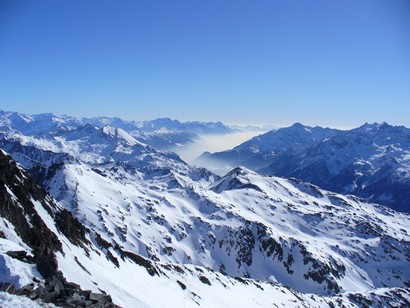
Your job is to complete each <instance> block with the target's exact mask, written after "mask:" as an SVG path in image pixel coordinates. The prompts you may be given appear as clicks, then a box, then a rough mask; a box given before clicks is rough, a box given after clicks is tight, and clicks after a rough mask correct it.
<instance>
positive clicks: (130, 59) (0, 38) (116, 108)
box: [0, 0, 410, 127]
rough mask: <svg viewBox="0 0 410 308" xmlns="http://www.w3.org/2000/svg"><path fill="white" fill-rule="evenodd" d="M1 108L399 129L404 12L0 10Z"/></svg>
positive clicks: (148, 2) (387, 5)
mask: <svg viewBox="0 0 410 308" xmlns="http://www.w3.org/2000/svg"><path fill="white" fill-rule="evenodd" d="M0 108H1V109H3V110H15V111H19V112H23V113H42V112H53V113H57V114H69V115H75V116H99V115H105V116H119V117H122V118H125V119H135V120H147V119H153V118H157V117H171V118H177V119H179V120H201V121H218V120H220V121H223V122H227V123H256V124H262V123H263V124H273V125H287V124H291V123H293V122H302V123H305V124H309V125H324V126H331V127H353V126H358V125H360V124H362V123H364V122H366V121H367V122H381V121H386V122H389V123H391V124H395V125H405V126H408V127H410V1H408V0H385V1H381V0H361V1H357V0H354V1H350V0H343V1H341V0H340V1H339V0H333V1H329V0H323V1H315V0H312V1H302V0H299V1H293V0H289V1H285V0H249V1H245V0H229V1H228V0H227V1H225V0H206V1H205V0H185V1H182V0H173V1H169V0H164V1H160V0H157V1H156V0H138V1H137V0H133V1H131V0H123V1H113V0H110V1H107V0H98V1H93V0H87V1H78V0H70V1H56V0H38V1H32V0H31V1H22V0H2V1H1V2H0Z"/></svg>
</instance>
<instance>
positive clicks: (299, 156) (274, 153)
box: [197, 123, 410, 212]
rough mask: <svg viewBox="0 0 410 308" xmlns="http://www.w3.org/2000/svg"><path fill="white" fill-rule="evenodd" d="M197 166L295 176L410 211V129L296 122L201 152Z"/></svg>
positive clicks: (343, 192)
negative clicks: (344, 127)
mask: <svg viewBox="0 0 410 308" xmlns="http://www.w3.org/2000/svg"><path fill="white" fill-rule="evenodd" d="M197 162H198V163H199V164H200V165H210V166H220V167H225V168H228V169H229V168H233V167H236V166H245V167H248V168H250V169H252V170H255V171H258V172H260V173H263V174H272V175H276V176H283V177H295V178H299V179H302V180H304V181H306V182H310V183H313V184H316V185H318V186H320V187H323V188H325V189H328V190H331V191H335V192H338V193H342V194H354V195H357V196H359V197H362V198H365V199H366V200H368V201H371V202H376V203H381V204H385V205H387V206H390V207H392V208H394V209H396V210H400V211H405V212H410V201H409V200H410V129H408V128H406V127H403V126H391V125H388V124H386V123H382V124H377V123H375V124H367V123H366V124H365V125H363V126H361V127H359V128H355V129H352V130H337V129H330V128H322V127H309V126H304V125H302V124H299V123H296V124H294V125H292V126H291V127H287V128H281V129H278V130H275V131H270V132H267V133H265V134H263V135H260V136H256V137H254V138H252V139H250V140H249V141H247V142H244V143H242V144H241V145H238V146H237V147H235V148H233V149H232V150H227V151H223V152H217V153H213V154H211V153H204V154H203V155H202V156H201V157H199V158H198V159H197Z"/></svg>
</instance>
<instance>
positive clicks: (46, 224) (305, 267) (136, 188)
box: [0, 114, 410, 307]
mask: <svg viewBox="0 0 410 308" xmlns="http://www.w3.org/2000/svg"><path fill="white" fill-rule="evenodd" d="M25 117H26V118H25ZM45 117H46V118H50V117H51V118H53V116H51V115H47V116H45ZM0 118H1V117H0ZM10 118H11V119H10ZM30 119H32V116H24V117H22V116H21V115H19V116H16V114H13V115H11V114H6V115H5V116H4V117H2V118H1V120H0V123H2V124H1V125H0V128H1V132H2V138H1V140H0V148H1V149H2V151H0V189H1V194H0V273H1V274H2V275H1V276H0V292H1V291H7V292H9V293H13V294H17V295H20V296H21V295H25V296H28V297H30V298H32V299H34V300H37V301H38V300H41V301H42V302H52V303H55V304H57V305H65V306H66V307H77V306H87V305H88V306H90V307H92V305H94V306H96V307H114V305H120V306H123V307H165V306H176V307H179V306H188V307H196V306H198V305H199V306H204V307H223V306H233V307H239V306H246V307H259V306H263V307H269V306H274V305H285V306H289V307H337V306H340V307H343V306H358V307H364V306H385V305H395V306H406V305H409V304H410V302H409V298H410V291H409V286H410V280H409V277H410V269H409V267H408V264H409V262H410V232H409V228H408V226H409V224H410V216H409V215H408V214H406V213H400V212H396V211H394V210H392V209H390V208H387V207H384V206H382V205H376V204H370V203H367V202H365V201H364V200H362V199H359V198H357V197H355V196H344V195H341V194H337V193H333V192H329V191H326V190H323V189H321V188H319V187H317V186H315V185H312V184H309V183H306V182H303V181H301V180H297V179H285V178H280V177H275V176H268V175H261V174H258V173H255V172H253V171H251V170H249V169H247V168H244V167H237V168H234V169H232V170H230V171H229V172H228V173H227V174H225V175H223V176H222V177H220V176H218V175H215V174H213V173H212V172H210V171H208V170H207V169H205V168H201V167H195V166H191V165H189V164H187V163H185V162H184V161H182V160H181V159H180V158H179V157H178V156H177V155H176V154H174V153H172V152H163V151H158V150H157V149H155V148H154V147H153V146H151V145H148V144H146V143H143V142H142V141H140V140H137V139H136V138H135V137H134V136H133V135H132V134H131V133H130V132H128V131H127V130H126V128H125V127H115V126H112V125H109V124H114V123H109V124H105V125H104V126H102V125H101V127H100V126H97V125H96V124H95V123H94V124H92V123H83V122H81V121H80V122H76V121H77V120H75V119H74V120H73V119H71V118H69V117H67V118H65V119H63V118H62V117H56V119H58V120H56V119H54V120H53V121H45V122H43V121H42V120H38V121H33V120H30ZM69 119H71V120H69ZM9 121H10V122H9ZM47 122H48V123H49V124H47ZM13 123H14V124H13ZM15 123H18V124H15ZM30 123H31V124H30ZM50 123H53V124H52V125H51V124H50ZM13 125H14V126H13ZM32 125H33V126H32ZM295 129H296V131H298V132H300V134H298V133H293V134H290V136H292V137H293V138H294V139H293V141H296V140H298V146H297V148H298V149H302V148H308V147H309V146H308V143H309V142H308V141H306V138H305V137H304V136H305V135H306V133H307V134H308V135H309V132H308V131H307V130H306V129H309V128H307V127H304V126H302V125H296V127H295ZM285 130H286V129H285ZM312 130H314V132H313V133H312V131H311V132H310V134H311V135H312V134H313V135H314V136H313V137H312V140H313V139H314V140H313V141H312V142H316V140H317V139H319V138H322V139H323V140H325V139H326V138H329V139H328V140H330V139H332V138H334V137H336V136H337V134H338V133H339V132H338V131H336V130H330V129H321V130H320V131H317V132H316V128H315V129H312ZM278 131H279V130H278ZM305 132H306V133H305ZM270 134H275V133H274V132H271V133H270ZM286 142H288V144H291V143H292V142H291V141H290V140H288V139H283V145H284V144H285V143H286ZM261 144H265V142H262V143H261ZM260 148H262V146H261V147H260ZM254 150H255V152H256V150H257V149H256V148H254ZM3 151H5V152H3ZM303 151H306V150H303ZM6 153H7V154H6ZM8 155H10V156H8ZM269 166H270V164H269V163H268V164H266V165H263V166H262V165H261V166H260V168H267V167H269ZM0 299H1V293H0ZM0 304H1V302H0Z"/></svg>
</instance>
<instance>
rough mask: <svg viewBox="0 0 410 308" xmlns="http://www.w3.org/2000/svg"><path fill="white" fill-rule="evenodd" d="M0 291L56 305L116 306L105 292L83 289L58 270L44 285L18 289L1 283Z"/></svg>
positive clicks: (30, 285)
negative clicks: (66, 278) (68, 280)
mask: <svg viewBox="0 0 410 308" xmlns="http://www.w3.org/2000/svg"><path fill="white" fill-rule="evenodd" d="M0 291H4V292H8V293H10V294H15V295H22V296H26V297H28V298H30V299H32V300H35V301H40V302H46V303H53V304H55V305H57V306H62V307H67V308H74V307H90V308H91V307H95V308H97V307H102V308H108V307H117V306H116V305H114V304H113V303H112V300H111V297H110V296H109V295H105V294H97V293H92V292H91V291H83V290H81V288H80V286H79V285H77V284H75V283H70V282H67V281H66V280H65V278H64V277H63V276H62V274H61V273H60V272H57V273H55V274H54V275H52V276H50V277H49V278H48V279H47V280H46V283H45V286H44V287H42V286H39V287H37V288H35V286H34V284H28V285H25V286H23V287H21V288H19V289H16V287H15V286H14V285H13V284H12V283H4V284H3V283H1V282H0Z"/></svg>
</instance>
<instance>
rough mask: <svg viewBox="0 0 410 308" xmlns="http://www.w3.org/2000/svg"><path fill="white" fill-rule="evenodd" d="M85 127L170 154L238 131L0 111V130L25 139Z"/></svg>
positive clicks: (216, 125)
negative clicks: (118, 133)
mask: <svg viewBox="0 0 410 308" xmlns="http://www.w3.org/2000/svg"><path fill="white" fill-rule="evenodd" d="M86 124H90V125H92V126H94V127H98V128H103V127H105V126H111V127H115V128H117V129H122V130H124V131H126V132H127V133H128V134H130V135H131V136H132V137H134V138H135V139H136V140H139V141H140V142H143V143H145V144H148V145H151V146H153V147H155V148H156V149H158V150H170V149H174V148H176V147H179V146H184V145H187V144H191V143H194V142H195V141H196V140H198V139H199V136H200V135H207V134H216V135H218V134H229V133H233V132H234V131H236V130H238V129H237V128H235V129H232V128H230V127H228V126H226V125H224V124H223V123H221V122H198V121H191V122H180V121H178V120H172V119H169V118H162V119H155V120H151V121H142V122H137V121H125V120H122V119H120V118H115V117H114V118H109V117H94V118H75V117H71V116H66V115H62V116H57V115H54V114H51V113H44V114H37V115H27V114H21V113H17V112H7V111H1V110H0V127H2V130H5V131H9V130H14V131H16V132H20V133H22V134H24V135H26V136H40V135H43V136H47V135H49V134H51V135H52V134H55V133H57V132H58V131H66V130H71V129H73V128H78V127H80V126H84V125H86Z"/></svg>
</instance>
